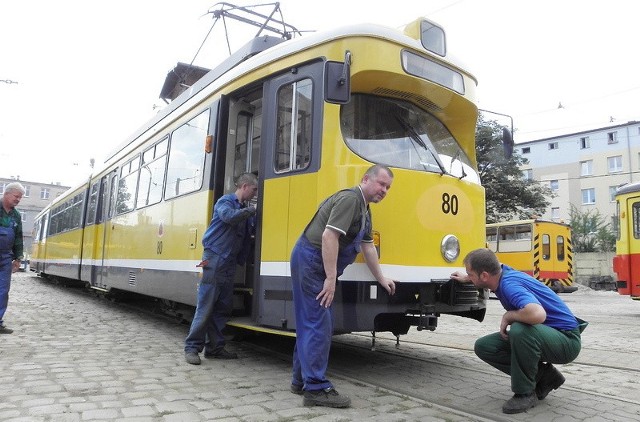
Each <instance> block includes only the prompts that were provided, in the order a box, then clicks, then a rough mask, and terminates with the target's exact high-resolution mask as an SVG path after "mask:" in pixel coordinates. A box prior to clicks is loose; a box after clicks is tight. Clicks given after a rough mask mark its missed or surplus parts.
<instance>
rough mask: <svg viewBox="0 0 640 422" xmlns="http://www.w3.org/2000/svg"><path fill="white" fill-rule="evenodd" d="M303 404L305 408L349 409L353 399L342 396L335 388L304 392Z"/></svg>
mask: <svg viewBox="0 0 640 422" xmlns="http://www.w3.org/2000/svg"><path fill="white" fill-rule="evenodd" d="M302 404H303V405H305V406H327V407H349V406H351V399H350V398H349V397H347V396H341V395H340V394H338V392H337V391H336V390H335V389H334V388H325V389H323V390H312V391H309V390H307V391H305V392H304V399H303V400H302Z"/></svg>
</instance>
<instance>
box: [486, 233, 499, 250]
mask: <svg viewBox="0 0 640 422" xmlns="http://www.w3.org/2000/svg"><path fill="white" fill-rule="evenodd" d="M487 247H488V248H489V249H491V250H492V251H493V252H497V251H498V228H497V227H487Z"/></svg>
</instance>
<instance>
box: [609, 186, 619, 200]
mask: <svg viewBox="0 0 640 422" xmlns="http://www.w3.org/2000/svg"><path fill="white" fill-rule="evenodd" d="M617 190H618V187H617V186H609V202H616V191H617Z"/></svg>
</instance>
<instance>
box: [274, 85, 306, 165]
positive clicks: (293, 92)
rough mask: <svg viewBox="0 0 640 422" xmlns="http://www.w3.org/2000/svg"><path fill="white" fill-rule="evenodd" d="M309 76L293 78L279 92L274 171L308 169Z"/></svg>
mask: <svg viewBox="0 0 640 422" xmlns="http://www.w3.org/2000/svg"><path fill="white" fill-rule="evenodd" d="M312 93H313V83H312V81H311V79H303V80H300V81H296V82H294V83H292V84H290V85H287V86H284V87H282V88H281V89H280V90H279V91H278V104H277V109H278V117H277V122H276V128H277V129H276V154H275V163H274V167H275V171H276V173H285V172H288V171H293V170H300V169H304V168H307V167H308V166H309V163H310V162H311V118H312V105H313V95H312Z"/></svg>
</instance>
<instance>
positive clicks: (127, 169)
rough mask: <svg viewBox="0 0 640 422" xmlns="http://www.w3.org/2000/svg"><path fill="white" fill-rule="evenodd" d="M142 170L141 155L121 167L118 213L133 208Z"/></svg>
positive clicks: (117, 202) (117, 203)
mask: <svg viewBox="0 0 640 422" xmlns="http://www.w3.org/2000/svg"><path fill="white" fill-rule="evenodd" d="M139 172H140V156H139V155H136V157H135V158H133V159H131V160H129V161H127V162H126V163H125V164H124V165H123V166H122V167H121V168H120V183H118V198H117V201H116V214H123V213H125V212H129V211H132V210H133V207H134V205H135V203H136V186H137V185H138V173H139Z"/></svg>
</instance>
